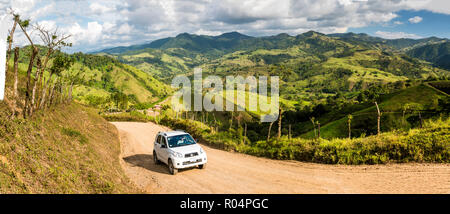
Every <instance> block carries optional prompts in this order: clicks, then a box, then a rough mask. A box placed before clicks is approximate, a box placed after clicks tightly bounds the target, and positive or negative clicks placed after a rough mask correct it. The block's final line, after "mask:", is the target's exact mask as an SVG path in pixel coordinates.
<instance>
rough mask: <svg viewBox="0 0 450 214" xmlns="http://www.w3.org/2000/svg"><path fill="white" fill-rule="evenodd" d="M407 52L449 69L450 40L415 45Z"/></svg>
mask: <svg viewBox="0 0 450 214" xmlns="http://www.w3.org/2000/svg"><path fill="white" fill-rule="evenodd" d="M407 54H408V55H409V56H411V57H416V58H419V59H423V60H426V61H428V62H431V63H433V64H434V65H435V66H438V67H441V68H445V69H448V70H450V41H449V42H443V43H438V44H429V45H424V46H421V47H417V48H414V49H412V50H410V51H408V52H407Z"/></svg>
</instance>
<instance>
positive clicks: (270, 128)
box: [267, 122, 274, 142]
mask: <svg viewBox="0 0 450 214" xmlns="http://www.w3.org/2000/svg"><path fill="white" fill-rule="evenodd" d="M273 123H274V122H271V123H270V125H269V131H268V132H267V142H269V140H270V131H271V130H272V125H273Z"/></svg>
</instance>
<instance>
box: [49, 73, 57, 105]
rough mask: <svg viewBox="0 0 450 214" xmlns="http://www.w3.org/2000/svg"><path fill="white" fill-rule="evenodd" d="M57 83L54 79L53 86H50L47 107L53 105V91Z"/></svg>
mask: <svg viewBox="0 0 450 214" xmlns="http://www.w3.org/2000/svg"><path fill="white" fill-rule="evenodd" d="M57 83H58V77H56V79H55V84H53V85H52V88H51V89H50V92H49V95H48V106H50V105H51V104H52V103H53V97H54V91H55V87H56V84H57Z"/></svg>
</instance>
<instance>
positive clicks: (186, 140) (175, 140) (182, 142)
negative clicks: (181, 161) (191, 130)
mask: <svg viewBox="0 0 450 214" xmlns="http://www.w3.org/2000/svg"><path fill="white" fill-rule="evenodd" d="M167 140H168V141H169V147H170V148H174V147H180V146H187V145H192V144H195V140H194V139H192V137H191V136H190V135H188V134H183V135H176V136H172V137H168V138H167Z"/></svg>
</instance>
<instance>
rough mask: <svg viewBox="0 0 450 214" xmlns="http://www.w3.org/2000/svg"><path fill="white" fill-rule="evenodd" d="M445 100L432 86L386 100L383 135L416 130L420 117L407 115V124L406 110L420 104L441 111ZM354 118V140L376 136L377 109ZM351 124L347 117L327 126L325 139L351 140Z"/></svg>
mask: <svg viewBox="0 0 450 214" xmlns="http://www.w3.org/2000/svg"><path fill="white" fill-rule="evenodd" d="M443 96H446V95H444V94H442V93H439V92H437V91H436V90H434V89H433V88H431V87H429V86H426V85H419V86H414V87H411V88H407V89H405V90H401V91H398V92H395V93H392V94H388V95H386V96H384V97H382V102H381V103H379V106H380V110H381V111H382V112H385V113H384V114H383V115H382V117H381V121H382V123H381V129H382V131H390V130H393V129H402V128H410V127H413V126H417V125H418V121H417V118H416V117H417V115H416V114H414V113H411V112H410V113H407V114H406V115H405V119H406V121H404V120H403V118H402V111H403V106H404V105H405V104H408V103H417V104H419V105H421V106H422V107H423V110H426V111H431V112H432V111H435V110H436V108H437V104H438V103H437V100H438V99H439V98H442V97H443ZM423 114H424V115H423V116H424V117H428V115H427V114H426V113H423ZM352 115H353V116H354V119H353V120H352V123H351V124H352V133H353V134H352V135H353V136H355V137H358V136H360V135H365V134H367V135H369V134H375V133H376V128H377V124H376V123H377V118H376V117H377V113H376V107H375V105H372V106H370V107H368V108H365V109H362V110H359V111H356V112H353V113H352ZM408 118H410V119H408ZM319 120H320V118H319ZM347 121H348V120H347V117H343V118H340V119H338V120H335V121H332V122H329V123H327V124H325V125H324V124H322V127H321V137H323V138H326V139H332V138H342V137H346V136H348V122H347ZM367 127H369V128H367ZM370 127H371V128H370ZM301 137H304V138H314V131H309V132H307V133H305V134H303V135H301Z"/></svg>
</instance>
